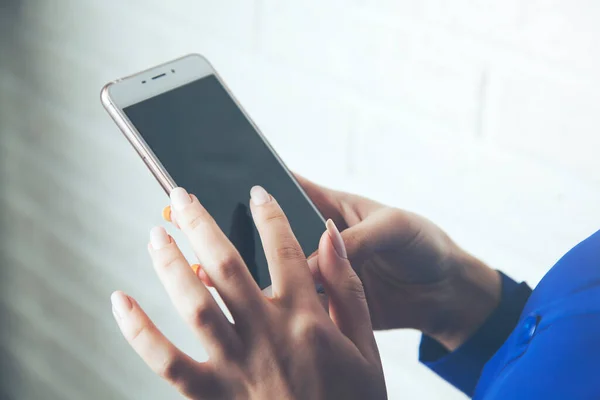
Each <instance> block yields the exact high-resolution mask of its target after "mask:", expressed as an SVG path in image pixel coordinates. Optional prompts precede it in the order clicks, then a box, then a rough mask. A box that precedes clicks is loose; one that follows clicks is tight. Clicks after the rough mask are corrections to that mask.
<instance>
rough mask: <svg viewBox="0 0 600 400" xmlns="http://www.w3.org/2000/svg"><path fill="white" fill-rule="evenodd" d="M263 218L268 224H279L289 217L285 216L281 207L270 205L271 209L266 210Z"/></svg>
mask: <svg viewBox="0 0 600 400" xmlns="http://www.w3.org/2000/svg"><path fill="white" fill-rule="evenodd" d="M263 220H264V222H265V223H268V224H277V223H282V222H287V217H286V216H285V214H284V213H283V210H282V209H281V208H279V207H270V209H269V210H268V211H267V212H265V215H264V217H263Z"/></svg>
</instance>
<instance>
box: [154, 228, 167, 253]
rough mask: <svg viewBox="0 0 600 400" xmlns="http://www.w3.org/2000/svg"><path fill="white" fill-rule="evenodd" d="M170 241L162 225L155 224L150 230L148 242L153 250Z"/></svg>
mask: <svg viewBox="0 0 600 400" xmlns="http://www.w3.org/2000/svg"><path fill="white" fill-rule="evenodd" d="M169 243H171V238H170V237H169V235H168V234H167V231H166V230H165V228H163V227H162V226H156V227H154V228H152V230H151V231H150V244H151V245H152V248H153V249H154V250H158V249H161V248H163V247H165V246H166V245H168V244H169Z"/></svg>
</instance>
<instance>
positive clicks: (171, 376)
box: [157, 355, 186, 384]
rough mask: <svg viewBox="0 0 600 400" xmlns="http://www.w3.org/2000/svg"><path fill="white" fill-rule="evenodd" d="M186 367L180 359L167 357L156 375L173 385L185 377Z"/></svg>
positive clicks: (173, 356)
mask: <svg viewBox="0 0 600 400" xmlns="http://www.w3.org/2000/svg"><path fill="white" fill-rule="evenodd" d="M185 369H186V365H185V363H184V362H183V360H181V359H180V357H178V356H175V355H168V356H167V357H166V358H165V359H164V361H163V362H162V364H161V365H160V367H159V370H158V371H157V373H158V375H159V376H160V377H161V378H163V379H165V380H167V381H169V382H171V383H174V384H178V383H180V382H181V379H182V376H183V375H185Z"/></svg>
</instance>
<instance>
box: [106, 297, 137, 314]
mask: <svg viewBox="0 0 600 400" xmlns="http://www.w3.org/2000/svg"><path fill="white" fill-rule="evenodd" d="M110 302H111V303H112V309H113V314H115V315H116V316H117V317H118V318H123V317H124V316H125V315H127V313H128V312H129V310H131V307H132V305H131V300H130V299H129V296H127V295H126V294H125V293H123V292H114V293H113V294H111V295H110Z"/></svg>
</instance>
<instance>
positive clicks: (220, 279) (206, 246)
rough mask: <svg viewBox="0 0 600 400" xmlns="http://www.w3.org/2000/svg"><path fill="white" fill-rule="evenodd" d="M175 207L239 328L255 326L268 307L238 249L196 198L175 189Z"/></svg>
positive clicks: (179, 218) (185, 231)
mask: <svg viewBox="0 0 600 400" xmlns="http://www.w3.org/2000/svg"><path fill="white" fill-rule="evenodd" d="M171 203H172V204H171V206H172V208H173V210H174V211H175V212H176V213H177V222H178V223H179V226H180V227H181V230H182V232H183V233H184V234H185V235H186V236H187V237H188V239H189V240H190V244H191V245H192V248H193V250H194V252H195V253H196V256H197V257H198V260H199V261H200V264H201V265H202V269H203V270H204V272H205V273H206V275H207V276H208V277H209V278H210V280H211V281H212V283H213V284H214V287H215V288H216V289H217V291H218V292H219V295H220V296H221V298H222V299H223V301H224V303H225V305H226V306H227V308H228V309H229V311H230V312H231V315H232V317H233V319H234V320H235V322H236V324H237V323H246V322H247V323H249V322H254V320H255V318H258V315H260V312H259V311H258V308H260V307H261V306H264V304H265V303H264V299H263V296H262V294H261V292H260V289H259V288H258V285H257V284H256V282H254V280H253V279H252V276H251V275H250V271H249V270H248V268H247V267H246V265H245V264H244V261H243V260H242V258H241V256H240V254H239V253H238V251H237V250H236V248H235V247H234V246H233V244H231V242H230V241H229V239H227V237H226V236H225V234H224V233H223V232H222V231H221V229H220V228H219V226H218V225H217V223H216V222H215V220H214V219H213V218H212V217H211V216H210V215H209V213H208V212H207V211H206V209H205V208H204V207H202V205H201V204H200V202H199V201H198V199H197V198H196V196H190V195H188V193H187V192H186V191H185V189H183V188H175V189H173V191H172V192H171ZM253 311H257V312H254V313H253ZM244 321H245V322H244Z"/></svg>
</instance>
